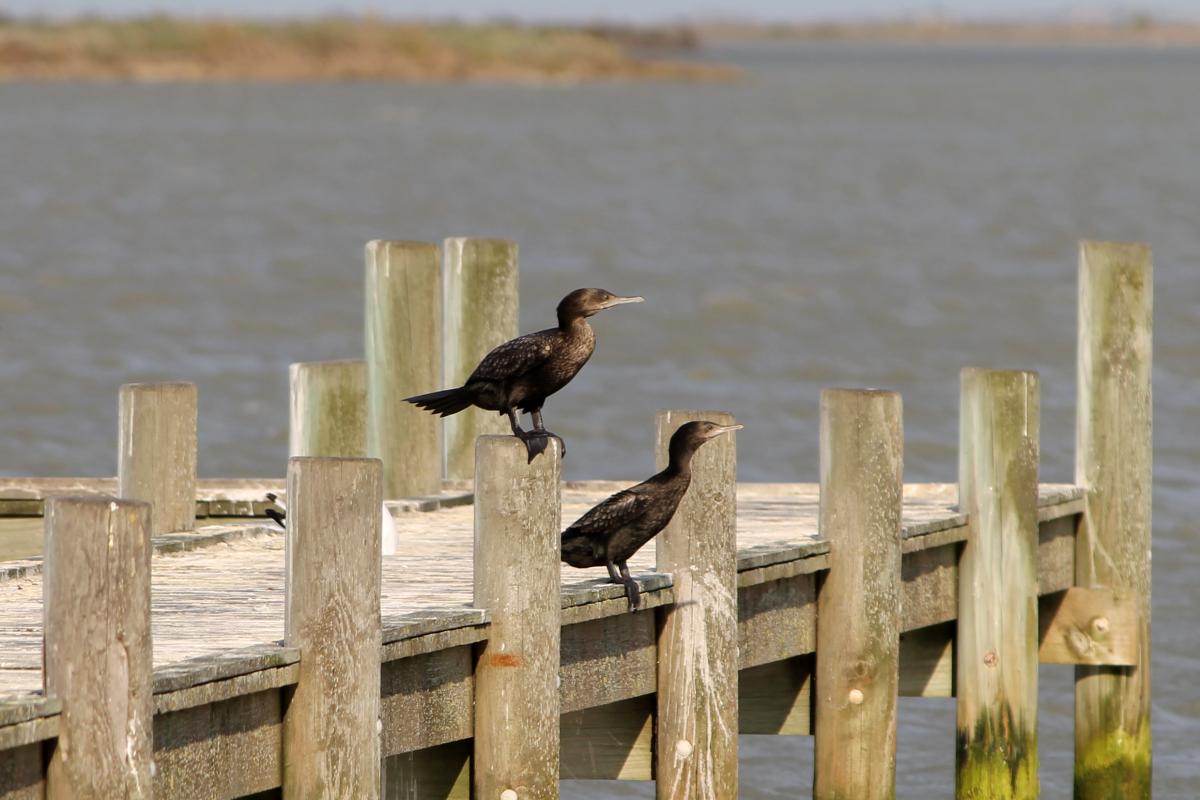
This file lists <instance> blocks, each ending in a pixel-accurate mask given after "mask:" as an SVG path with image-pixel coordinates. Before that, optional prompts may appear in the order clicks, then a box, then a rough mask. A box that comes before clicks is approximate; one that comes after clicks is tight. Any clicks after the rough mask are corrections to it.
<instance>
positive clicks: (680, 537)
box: [655, 411, 738, 800]
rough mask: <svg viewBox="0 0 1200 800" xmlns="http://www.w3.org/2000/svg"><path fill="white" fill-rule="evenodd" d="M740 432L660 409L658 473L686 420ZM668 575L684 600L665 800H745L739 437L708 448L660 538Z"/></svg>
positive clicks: (727, 419)
mask: <svg viewBox="0 0 1200 800" xmlns="http://www.w3.org/2000/svg"><path fill="white" fill-rule="evenodd" d="M693 420H709V421H710V422H715V423H717V424H718V425H732V424H734V419H733V415H731V414H728V413H725V412H722V411H660V412H658V417H657V428H658V436H657V439H658V465H659V468H660V469H661V468H663V467H665V466H666V464H667V452H668V451H667V444H668V443H669V442H670V439H671V434H673V433H674V432H675V430H676V429H677V428H678V427H679V426H680V425H682V424H684V423H685V422H691V421H693ZM656 547H657V554H658V564H657V569H658V571H659V572H669V573H671V576H672V579H673V582H674V593H675V602H674V604H673V605H671V606H669V607H664V608H663V609H662V611H661V617H660V627H659V636H658V715H657V718H656V721H657V730H656V735H655V759H656V761H655V763H656V765H657V768H656V771H655V785H656V789H655V792H656V796H657V797H658V798H659V800H667V798H670V800H724V798H728V797H736V796H737V776H738V771H737V770H738V763H737V752H738V750H737V743H738V742H737V732H738V688H737V687H738V681H737V663H738V638H737V624H738V617H737V444H736V441H735V439H734V434H727V435H724V436H720V437H718V438H716V439H713V440H712V441H710V442H708V443H707V444H705V445H704V446H702V447H701V448H700V450H699V451H698V452H697V453H696V455H695V458H694V460H693V461H692V483H691V486H690V487H689V489H688V493H687V494H686V495H685V496H684V498H683V501H682V502H681V503H680V504H679V510H678V511H676V512H675V517H674V519H672V520H671V523H670V524H669V525H668V526H667V527H666V529H665V530H663V532H662V533H660V534H659V535H658V538H657V544H656Z"/></svg>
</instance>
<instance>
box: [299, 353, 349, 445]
mask: <svg viewBox="0 0 1200 800" xmlns="http://www.w3.org/2000/svg"><path fill="white" fill-rule="evenodd" d="M288 375H289V378H290V387H291V417H290V425H289V429H288V430H289V435H288V455H292V456H336V457H342V458H361V457H363V456H366V454H367V362H365V361H363V360H361V359H346V360H344V361H311V362H306V363H298V364H292V365H291V368H290V369H289V370H288Z"/></svg>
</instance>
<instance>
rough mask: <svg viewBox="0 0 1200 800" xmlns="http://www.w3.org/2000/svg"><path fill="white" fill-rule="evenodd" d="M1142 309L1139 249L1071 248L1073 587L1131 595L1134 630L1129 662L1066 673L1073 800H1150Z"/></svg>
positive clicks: (1147, 411)
mask: <svg viewBox="0 0 1200 800" xmlns="http://www.w3.org/2000/svg"><path fill="white" fill-rule="evenodd" d="M1152 306H1153V267H1152V262H1151V255H1150V248H1149V247H1147V246H1146V245H1142V244H1122V243H1115V242H1083V243H1082V244H1081V245H1080V253H1079V354H1078V356H1079V358H1078V378H1077V391H1078V402H1077V408H1076V429H1075V430H1076V433H1075V482H1076V483H1077V484H1079V485H1081V486H1083V487H1084V488H1085V489H1086V491H1087V499H1086V510H1085V512H1084V518H1083V522H1082V524H1081V525H1080V529H1079V535H1078V537H1077V541H1076V551H1075V582H1076V584H1078V585H1079V586H1083V587H1085V588H1095V587H1100V586H1105V587H1108V588H1111V589H1114V590H1115V591H1117V592H1118V593H1119V594H1121V595H1127V596H1130V597H1132V598H1133V599H1134V600H1135V602H1136V603H1137V604H1138V613H1137V618H1138V623H1139V624H1138V631H1137V641H1138V658H1137V665H1136V666H1134V667H1090V666H1089V667H1076V669H1075V796H1076V798H1077V800H1099V799H1100V798H1110V797H1122V798H1129V799H1130V800H1136V798H1148V797H1150V774H1151V773H1150V754H1151V744H1150V490H1151V459H1152V454H1151V442H1150V438H1151V436H1150V431H1151V409H1152V405H1153V403H1152V400H1151V390H1150V363H1151V350H1152V345H1151V340H1152V329H1153V324H1152V315H1153V312H1152Z"/></svg>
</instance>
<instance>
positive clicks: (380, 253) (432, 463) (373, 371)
mask: <svg viewBox="0 0 1200 800" xmlns="http://www.w3.org/2000/svg"><path fill="white" fill-rule="evenodd" d="M366 263H367V268H366V327H367V331H366V359H367V452H368V453H369V454H370V455H372V456H374V457H376V458H380V459H382V460H383V493H384V496H385V497H387V498H388V499H394V498H398V497H412V496H414V495H429V494H437V492H438V491H440V490H441V488H442V422H441V419H440V418H439V417H438V416H437V415H435V414H430V413H428V412H426V411H422V410H421V409H419V408H417V407H416V406H413V405H409V404H408V403H405V402H404V398H405V397H410V396H412V395H415V394H422V393H425V392H432V391H436V390H438V389H441V388H442V262H441V253H440V252H439V250H438V247H437V245H435V244H432V243H430V242H392V241H373V242H368V243H367V247H366Z"/></svg>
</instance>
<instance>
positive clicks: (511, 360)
mask: <svg viewBox="0 0 1200 800" xmlns="http://www.w3.org/2000/svg"><path fill="white" fill-rule="evenodd" d="M640 302H642V298H641V297H619V296H617V295H615V294H613V293H612V292H606V291H604V290H603V289H576V290H575V291H573V292H571V293H570V294H569V295H567V296H566V297H564V298H563V299H562V302H560V303H559V304H558V327H556V328H547V329H546V330H544V331H538V332H537V333H527V334H525V335H524V336H518V337H517V338H516V339H512V340H511V341H507V342H505V343H504V344H502V345H500V346H499V347H497V348H496V349H495V350H493V351H492V352H490V353H488V354H487V355H486V356H484V357H483V360H482V361H480V362H479V366H477V367H476V368H475V371H474V372H472V373H471V377H469V378H467V382H466V383H465V384H464V385H462V386H460V387H458V388H456V389H445V390H443V391H440V392H431V393H429V394H421V395H417V396H415V397H408V398H405V399H406V400H407V401H408V402H409V403H412V404H413V405H416V406H419V407H420V408H424V409H426V410H427V411H432V412H433V413H435V414H440V415H441V416H443V417H448V416H450V415H451V414H457V413H458V412H459V411H462V410H463V409H464V408H467V407H469V406H478V407H479V408H482V409H485V410H487V411H497V412H499V413H501V414H507V415H508V422H509V425H511V426H512V432H513V435H514V436H516V437H518V438H519V439H521V440H522V441H523V442H525V447H526V449H527V450H528V452H529V460H530V461H532V460H533V457H534V456H535V455H537V454H538V453H540V452H542V451H543V450H545V448H546V442H547V439H548V437H551V436H554V437H555V438H556V439H559V441H560V442H561V441H562V439H561V438H559V437H558V436H556V435H555V434H553V433H551V432H550V431H548V430H546V427H545V425H544V424H543V423H542V404H543V403H545V402H546V398H547V397H549V396H550V395H552V394H554V393H555V392H557V391H558V390H559V389H561V388H563V387H564V386H566V385H567V384H568V383H570V381H571V379H572V378H574V377H575V374H576V373H577V372H579V370H580V369H581V368H582V367H583V365H584V364H586V363H587V360H588V359H589V358H591V357H592V351H593V350H595V349H596V334H595V333H594V332H593V331H592V326H591V325H589V324H588V321H587V318H588V317H590V316H592V315H593V314H597V313H599V312H601V311H603V310H604V309H606V308H611V307H612V306H615V305H620V304H622V303H640ZM518 410H520V411H524V412H528V413H529V414H530V415H531V416H532V417H533V430H532V431H528V432H527V431H524V430H522V429H521V425H520V423H518V422H517V411H518ZM563 452H564V453H565V452H566V447H565V446H564V447H563Z"/></svg>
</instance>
